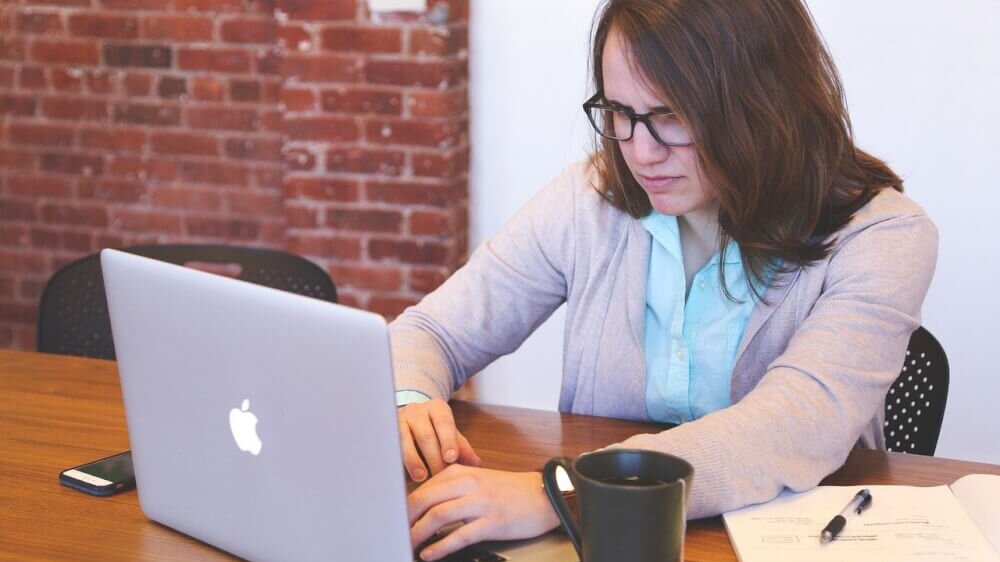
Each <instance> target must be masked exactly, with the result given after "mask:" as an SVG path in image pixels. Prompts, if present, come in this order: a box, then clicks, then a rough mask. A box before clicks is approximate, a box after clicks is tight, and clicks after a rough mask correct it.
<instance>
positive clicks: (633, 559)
mask: <svg viewBox="0 0 1000 562" xmlns="http://www.w3.org/2000/svg"><path fill="white" fill-rule="evenodd" d="M560 466H561V467H563V468H564V469H565V470H566V472H567V473H568V474H569V478H570V480H571V481H572V482H573V487H574V488H575V489H576V495H577V503H578V504H579V511H580V522H579V524H577V522H576V520H575V519H574V518H573V515H572V513H571V512H570V509H569V506H568V505H567V504H566V500H565V498H564V497H563V495H562V493H561V492H560V491H559V488H558V486H557V485H556V469H557V468H558V467H560ZM693 475H694V469H693V468H692V467H691V464H690V463H688V462H687V461H685V460H684V459H682V458H680V457H675V456H673V455H667V454H664V453H657V452H654V451H641V450H630V449H610V450H606V451H599V452H596V453H590V454H587V455H583V456H581V457H579V458H577V459H570V458H567V457H558V458H554V459H552V460H550V461H549V462H548V463H546V465H545V469H544V472H543V475H542V479H543V482H544V484H545V493H546V494H547V495H548V497H549V501H550V502H552V507H553V508H555V511H556V514H557V515H558V516H559V520H560V521H561V522H562V525H563V528H565V529H566V533H567V534H568V535H569V538H570V540H572V541H573V546H575V547H576V552H577V554H579V556H580V560H581V561H582V562H621V561H623V560H628V561H629V562H654V561H655V562H680V561H681V560H682V559H683V555H684V532H685V530H686V528H687V524H686V522H687V517H686V514H687V510H686V506H687V501H688V493H689V490H690V489H691V479H692V477H693Z"/></svg>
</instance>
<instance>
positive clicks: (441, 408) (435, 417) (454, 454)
mask: <svg viewBox="0 0 1000 562" xmlns="http://www.w3.org/2000/svg"><path fill="white" fill-rule="evenodd" d="M429 413H430V418H431V422H432V423H433V424H434V431H435V432H436V433H437V437H438V445H439V447H440V451H441V459H442V460H443V461H444V462H446V463H448V464H451V463H453V462H455V461H457V460H458V452H459V451H458V429H456V428H455V419H454V418H453V417H452V414H451V408H449V407H448V405H447V404H444V403H436V404H432V405H431V406H430V407H429Z"/></svg>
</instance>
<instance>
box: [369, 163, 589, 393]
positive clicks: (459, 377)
mask: <svg viewBox="0 0 1000 562" xmlns="http://www.w3.org/2000/svg"><path fill="white" fill-rule="evenodd" d="M581 181H584V180H583V178H582V177H581V174H580V173H579V166H578V165H577V166H571V167H569V168H567V169H566V170H564V171H563V172H562V173H561V174H560V175H559V176H558V177H557V178H556V179H555V180H553V181H552V182H550V183H549V184H548V185H547V186H545V187H544V188H543V189H542V190H541V191H540V192H539V193H538V194H537V195H535V196H534V197H533V198H532V199H531V200H530V201H529V202H528V203H527V204H526V205H525V206H524V207H523V208H522V209H521V210H520V211H518V212H517V213H516V214H515V216H514V217H513V218H512V219H511V220H510V221H509V222H507V223H506V224H505V225H504V226H503V228H502V229H501V230H500V231H499V232H498V233H497V234H496V235H495V236H493V237H492V238H491V239H490V240H488V241H487V242H485V243H484V244H483V245H482V246H480V247H479V248H478V249H477V250H476V251H475V252H474V253H473V254H472V256H471V257H470V258H469V261H468V263H466V264H465V265H464V266H463V267H462V268H460V269H459V270H458V271H456V272H455V274H454V275H452V276H451V277H450V278H449V279H448V280H447V281H445V282H444V284H442V285H441V286H440V287H439V288H438V289H436V290H435V291H433V292H432V293H430V294H429V295H427V296H426V297H425V298H424V299H423V300H421V301H420V303H418V304H417V305H415V306H412V307H410V308H408V309H407V310H406V311H404V312H403V314H401V315H400V316H399V317H397V318H396V320H394V321H393V322H392V323H391V324H390V325H389V338H390V343H391V348H392V360H393V369H394V372H395V378H396V389H397V390H414V391H418V392H422V393H424V394H426V395H428V396H431V397H439V398H444V399H447V398H448V397H450V396H451V393H452V392H453V391H454V390H456V389H457V388H459V387H460V386H461V385H462V384H463V383H464V382H465V381H466V379H468V377H469V376H471V375H473V374H475V373H476V372H478V371H480V370H481V369H483V368H484V367H485V366H487V365H488V364H489V363H491V362H492V361H494V360H495V359H497V358H498V357H500V356H503V355H506V354H508V353H511V352H512V351H514V350H515V349H517V348H518V347H519V346H520V345H521V343H522V342H523V341H524V340H525V339H526V338H527V337H528V336H529V335H530V334H531V333H532V332H533V331H534V330H535V329H536V328H537V327H538V326H539V325H540V324H541V323H542V322H544V321H545V320H546V319H547V318H548V317H549V316H550V315H551V314H552V313H553V312H554V311H555V310H556V309H557V308H558V307H559V306H560V305H561V304H562V303H563V302H565V300H566V295H567V294H568V293H567V292H568V287H569V285H570V284H571V283H572V262H573V248H574V243H575V240H574V232H573V230H574V226H573V225H574V206H575V197H576V192H577V189H578V187H579V183H580V182H581Z"/></svg>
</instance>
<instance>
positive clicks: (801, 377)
mask: <svg viewBox="0 0 1000 562" xmlns="http://www.w3.org/2000/svg"><path fill="white" fill-rule="evenodd" d="M833 251H834V255H832V256H831V257H830V262H829V267H828V269H827V271H826V277H825V281H824V286H823V289H822V292H821V295H820V297H819V299H818V300H817V301H816V302H815V304H814V305H813V308H812V310H811V311H810V312H809V313H808V315H807V316H806V317H805V319H804V320H803V321H802V322H801V324H800V325H799V326H798V329H797V331H796V332H795V333H794V335H793V336H792V338H791V340H790V341H789V343H788V346H787V348H786V349H785V350H784V352H783V353H782V354H781V355H780V356H778V357H777V359H776V360H774V361H773V362H772V363H771V364H770V365H768V366H767V370H766V372H765V374H764V376H763V378H762V379H761V381H760V382H759V383H758V385H757V386H756V387H755V388H754V389H753V390H752V391H750V392H749V393H748V394H747V395H746V396H745V397H744V398H743V399H742V400H740V401H739V402H737V403H736V404H733V405H732V406H730V407H728V408H725V409H722V410H719V411H717V412H714V413H712V414H709V415H707V416H704V417H702V418H700V419H698V420H695V421H692V422H689V423H685V424H682V425H680V426H678V427H676V428H674V429H671V430H668V431H664V432H661V433H657V434H645V435H637V436H634V437H632V438H629V439H628V440H626V441H624V442H623V443H620V444H617V445H614V446H616V447H631V448H641V449H654V450H660V451H663V452H668V453H671V454H674V455H678V456H681V457H683V458H685V459H687V460H688V461H689V462H691V464H692V465H693V466H694V468H695V472H694V481H693V485H692V490H691V505H690V506H689V511H688V516H689V517H691V518H698V517H706V516H712V515H717V514H719V513H722V512H725V511H729V510H731V509H736V508H739V507H742V506H745V505H748V504H752V503H759V502H763V501H768V500H770V499H772V498H774V497H775V496H777V495H778V494H779V493H780V492H781V491H782V490H783V489H784V488H789V489H791V490H794V491H803V490H807V489H809V488H812V487H813V486H816V485H817V484H818V483H819V481H820V480H822V479H823V478H824V477H825V476H827V475H828V474H830V473H831V472H833V471H834V470H836V469H837V468H838V467H840V466H841V465H842V464H843V462H844V460H845V459H846V458H847V455H848V454H849V453H850V450H851V448H852V447H853V446H854V445H855V443H856V442H857V441H858V438H859V436H860V435H861V433H862V432H863V431H864V429H865V428H866V427H867V426H869V424H870V423H871V420H872V419H873V418H874V417H875V416H876V414H877V412H878V411H879V409H880V408H882V407H883V404H884V400H885V395H886V392H888V390H889V387H890V386H891V385H892V382H893V381H894V380H895V378H896V376H897V375H898V374H899V370H900V368H901V365H902V361H903V357H904V354H905V350H906V345H907V342H908V341H909V337H910V334H911V333H912V332H913V331H914V330H915V329H916V328H917V327H918V326H919V324H920V307H921V304H922V302H923V300H924V297H925V295H926V293H927V289H928V287H929V285H930V281H931V277H932V275H933V271H934V266H935V262H936V259H937V231H936V229H935V227H934V225H933V224H932V223H931V221H930V219H928V218H927V217H926V216H925V215H915V216H914V215H912V214H910V215H908V216H896V217H892V218H888V219H885V220H881V221H879V222H875V223H874V224H871V225H868V226H866V227H865V228H863V229H861V230H858V231H856V232H854V233H852V234H850V235H849V237H848V238H846V239H844V240H841V241H840V242H838V244H837V246H836V247H835V248H834V250H833Z"/></svg>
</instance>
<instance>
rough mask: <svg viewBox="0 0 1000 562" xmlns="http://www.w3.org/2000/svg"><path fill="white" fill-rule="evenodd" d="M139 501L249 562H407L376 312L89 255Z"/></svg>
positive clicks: (399, 472) (130, 258) (386, 362)
mask: <svg viewBox="0 0 1000 562" xmlns="http://www.w3.org/2000/svg"><path fill="white" fill-rule="evenodd" d="M101 267H102V270H103V274H104V283H105V289H106V292H107V298H108V309H109V312H110V315H111V325H112V332H113V334H114V342H115V352H116V354H117V357H118V370H119V376H120V379H121V388H122V394H123V398H124V402H125V413H126V419H127V423H128V432H129V441H130V443H131V447H132V457H133V462H134V465H135V474H136V482H137V485H138V494H139V502H140V505H141V507H142V509H143V511H144V513H145V514H146V515H147V516H148V517H149V518H150V519H153V520H155V521H158V522H160V523H163V524H164V525H167V526H170V527H172V528H174V529H177V530H179V531H181V532H183V533H186V534H188V535H191V536H193V537H195V538H197V539H200V540H202V541H204V542H207V543H209V544H212V545H215V546H217V547H219V548H221V549H223V550H226V551H229V552H231V553H233V554H236V555H238V556H241V557H244V558H249V559H253V560H321V559H322V560H331V559H337V560H379V561H400V562H402V561H408V560H412V550H411V549H410V544H409V525H408V521H407V515H406V491H405V485H404V478H403V468H402V466H403V465H402V457H401V453H400V448H399V440H398V438H395V439H394V438H391V437H390V436H397V434H398V426H397V419H396V408H395V404H394V402H393V381H392V367H391V361H390V354H389V340H388V334H387V330H386V325H385V322H384V320H383V319H382V318H381V317H379V316H377V315H375V314H371V313H368V312H364V311H360V310H355V309H350V308H347V307H344V306H339V305H336V304H332V303H327V302H323V301H319V300H315V299H311V298H308V297H304V296H299V295H294V294H291V293H286V292H283V291H278V290H275V289H270V288H266V287H262V286H258V285H253V284H250V283H245V282H242V281H237V280H234V279H229V278H226V277H221V276H217V275H212V274H209V273H204V272H201V271H196V270H193V269H190V268H186V267H182V266H176V265H171V264H167V263H163V262H158V261H154V260H150V259H147V258H142V257H139V256H135V255H131V254H127V253H124V252H119V251H115V250H104V251H102V252H101Z"/></svg>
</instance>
